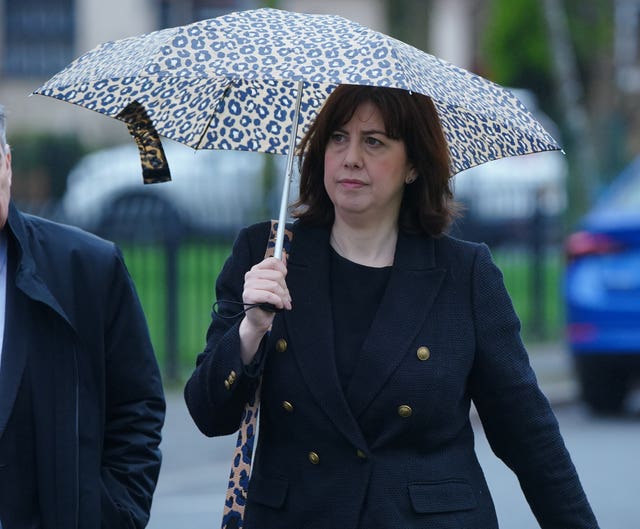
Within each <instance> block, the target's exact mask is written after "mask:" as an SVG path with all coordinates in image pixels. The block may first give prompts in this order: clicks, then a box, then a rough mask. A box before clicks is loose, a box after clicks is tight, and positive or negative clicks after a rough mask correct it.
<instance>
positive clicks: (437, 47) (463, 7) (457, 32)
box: [429, 0, 473, 68]
mask: <svg viewBox="0 0 640 529" xmlns="http://www.w3.org/2000/svg"><path fill="white" fill-rule="evenodd" d="M470 4H471V2H470V0H432V8H431V13H430V27H429V52H430V53H432V54H433V55H436V56H438V57H440V58H442V59H444V60H446V61H449V62H452V63H453V64H455V65H456V66H460V67H462V68H470V67H471V66H472V64H471V63H472V61H473V50H472V46H473V41H472V39H473V27H472V20H471V5H470Z"/></svg>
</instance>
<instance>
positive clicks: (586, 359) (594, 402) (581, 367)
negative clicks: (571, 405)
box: [575, 355, 628, 415]
mask: <svg viewBox="0 0 640 529" xmlns="http://www.w3.org/2000/svg"><path fill="white" fill-rule="evenodd" d="M575 366H576V372H577V375H578V380H579V383H580V389H581V394H582V400H583V401H584V402H585V403H586V404H587V406H589V408H590V409H591V411H592V412H593V413H596V414H599V415H609V414H617V413H620V412H621V411H622V408H623V405H624V401H625V398H626V396H627V392H628V379H627V377H626V375H625V373H624V371H622V370H621V369H618V367H617V366H615V365H613V362H612V361H611V359H610V358H607V357H606V356H601V355H580V356H577V357H575Z"/></svg>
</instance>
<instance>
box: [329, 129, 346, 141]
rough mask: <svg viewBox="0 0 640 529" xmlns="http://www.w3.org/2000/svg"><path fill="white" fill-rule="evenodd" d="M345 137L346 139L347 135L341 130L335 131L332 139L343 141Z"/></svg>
mask: <svg viewBox="0 0 640 529" xmlns="http://www.w3.org/2000/svg"><path fill="white" fill-rule="evenodd" d="M345 139H346V136H345V135H344V134H342V133H341V132H334V133H333V134H332V135H331V141H332V142H333V143H342V142H343V141H345Z"/></svg>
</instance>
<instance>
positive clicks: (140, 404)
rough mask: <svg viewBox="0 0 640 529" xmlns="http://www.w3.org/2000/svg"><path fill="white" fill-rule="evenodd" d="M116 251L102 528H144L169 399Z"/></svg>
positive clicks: (109, 322) (110, 313)
mask: <svg viewBox="0 0 640 529" xmlns="http://www.w3.org/2000/svg"><path fill="white" fill-rule="evenodd" d="M114 252H115V255H114V256H113V266H112V270H113V273H112V276H111V281H110V282H108V283H107V284H106V285H105V289H108V290H107V292H105V299H106V300H107V301H106V307H107V309H106V310H107V312H106V314H107V319H106V327H105V334H104V341H105V353H106V369H107V371H106V375H105V376H106V402H105V406H106V412H105V414H106V415H105V434H104V445H103V452H102V463H101V474H102V485H103V489H102V515H103V516H102V520H103V521H102V526H103V527H136V528H140V529H141V528H143V527H145V526H146V524H147V521H148V519H149V513H150V510H151V500H152V496H153V492H154V490H155V486H156V483H157V480H158V474H159V472H160V463H161V452H160V448H159V444H160V440H161V429H162V426H163V423H164V416H165V400H164V394H163V389H162V380H161V375H160V370H159V368H158V363H157V360H156V357H155V354H154V351H153V347H152V345H151V340H150V337H149V332H148V328H147V323H146V320H145V317H144V313H143V310H142V307H141V305H140V302H139V299H138V296H137V293H136V291H135V287H134V285H133V281H132V280H131V278H130V276H129V273H128V271H127V269H126V266H125V263H124V260H123V258H122V255H121V253H120V251H119V250H118V249H117V248H116V249H115V250H114ZM125 520H126V522H125Z"/></svg>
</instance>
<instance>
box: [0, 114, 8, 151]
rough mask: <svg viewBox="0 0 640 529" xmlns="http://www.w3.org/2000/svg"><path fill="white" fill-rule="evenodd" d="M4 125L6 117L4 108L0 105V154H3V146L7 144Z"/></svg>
mask: <svg viewBox="0 0 640 529" xmlns="http://www.w3.org/2000/svg"><path fill="white" fill-rule="evenodd" d="M6 124H7V117H6V114H5V112H4V107H3V106H2V105H0V154H4V152H5V145H6V144H7V131H6Z"/></svg>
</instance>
